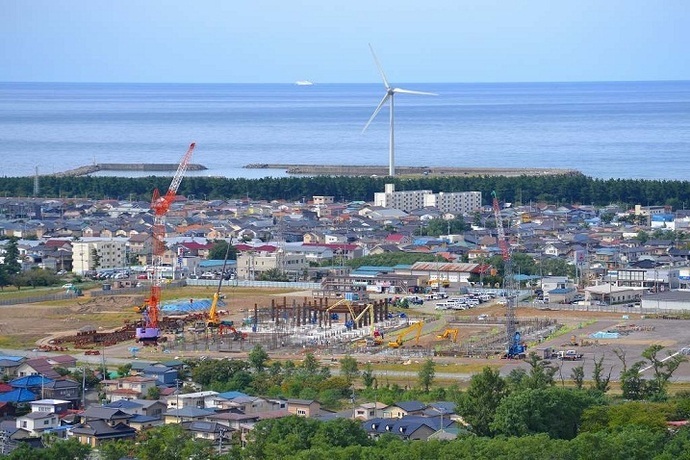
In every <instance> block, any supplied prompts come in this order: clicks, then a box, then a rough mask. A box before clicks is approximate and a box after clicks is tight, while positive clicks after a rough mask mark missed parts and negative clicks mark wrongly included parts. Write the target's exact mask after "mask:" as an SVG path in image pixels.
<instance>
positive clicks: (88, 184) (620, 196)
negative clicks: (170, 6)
mask: <svg viewBox="0 0 690 460" xmlns="http://www.w3.org/2000/svg"><path fill="white" fill-rule="evenodd" d="M169 182H170V178H169V177H159V176H151V177H141V178H125V177H55V176H42V177H40V180H39V193H38V195H36V196H37V197H44V198H90V199H120V200H145V201H146V200H150V198H151V192H152V190H153V189H154V188H158V189H159V190H166V189H167V187H168V184H169ZM386 183H394V184H395V188H396V190H398V191H403V190H420V189H427V190H433V191H434V192H459V191H480V192H482V196H483V197H484V198H483V199H484V201H485V204H489V200H490V199H491V192H492V191H495V192H496V194H497V195H498V196H499V197H500V198H501V201H505V202H512V203H517V204H528V203H531V202H533V203H536V202H547V203H555V204H562V205H571V204H581V205H595V206H605V205H608V204H611V203H618V204H626V205H632V204H642V205H667V206H671V207H672V208H673V209H682V208H684V207H685V205H688V206H690V182H688V181H670V180H669V181H666V180H643V179H596V178H592V177H587V176H584V175H580V174H574V175H555V176H520V177H502V176H467V177H463V176H448V177H426V176H425V177H415V178H384V177H362V176H360V177H346V176H335V177H333V176H314V177H285V178H270V177H266V178H262V179H228V178H223V177H186V178H185V179H184V180H183V181H182V184H181V185H180V189H179V190H178V194H181V195H185V196H186V197H188V198H190V199H204V200H215V199H251V200H268V201H270V200H287V201H308V200H310V199H311V197H312V196H313V195H327V196H333V197H334V198H335V200H336V201H339V202H348V201H371V199H372V198H373V196H374V193H376V192H382V191H383V188H384V184H386ZM34 185H35V184H34V178H33V177H4V178H0V197H3V196H5V197H32V196H34Z"/></svg>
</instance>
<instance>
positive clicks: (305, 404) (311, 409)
mask: <svg viewBox="0 0 690 460" xmlns="http://www.w3.org/2000/svg"><path fill="white" fill-rule="evenodd" d="M287 410H288V412H289V413H290V414H293V415H300V416H302V417H315V416H317V415H319V414H320V412H321V403H320V402H318V401H316V400H313V399H288V401H287Z"/></svg>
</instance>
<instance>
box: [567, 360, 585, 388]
mask: <svg viewBox="0 0 690 460" xmlns="http://www.w3.org/2000/svg"><path fill="white" fill-rule="evenodd" d="M570 378H571V379H572V380H573V382H575V388H577V389H578V390H581V389H582V388H583V387H584V384H585V366H584V365H582V364H580V365H579V366H575V367H574V368H573V370H572V372H571V373H570Z"/></svg>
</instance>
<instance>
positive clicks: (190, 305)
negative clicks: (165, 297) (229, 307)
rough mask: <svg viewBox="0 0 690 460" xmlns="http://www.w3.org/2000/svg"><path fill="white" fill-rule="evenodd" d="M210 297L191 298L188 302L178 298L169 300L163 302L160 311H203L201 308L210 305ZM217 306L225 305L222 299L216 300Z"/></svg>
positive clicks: (206, 308) (204, 308)
mask: <svg viewBox="0 0 690 460" xmlns="http://www.w3.org/2000/svg"><path fill="white" fill-rule="evenodd" d="M211 302H212V301H211V299H199V300H193V301H192V302H190V301H189V300H187V301H184V300H178V301H176V302H170V303H168V304H165V305H163V306H162V307H161V311H163V312H165V313H170V312H175V311H179V312H185V313H186V312H190V311H203V310H208V309H209V308H210V307H211ZM218 306H219V307H223V306H225V303H224V302H222V301H218Z"/></svg>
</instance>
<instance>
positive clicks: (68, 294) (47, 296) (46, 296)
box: [0, 292, 77, 305]
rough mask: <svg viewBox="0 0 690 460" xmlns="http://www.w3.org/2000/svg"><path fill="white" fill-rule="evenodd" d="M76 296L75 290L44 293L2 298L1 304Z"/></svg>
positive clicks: (35, 301) (72, 297)
mask: <svg viewBox="0 0 690 460" xmlns="http://www.w3.org/2000/svg"><path fill="white" fill-rule="evenodd" d="M75 297H77V294H75V293H74V292H61V293H59V294H43V295H35V296H30V297H21V298H13V299H0V305H18V304H22V303H38V302H51V301H55V300H68V299H74V298H75Z"/></svg>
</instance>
